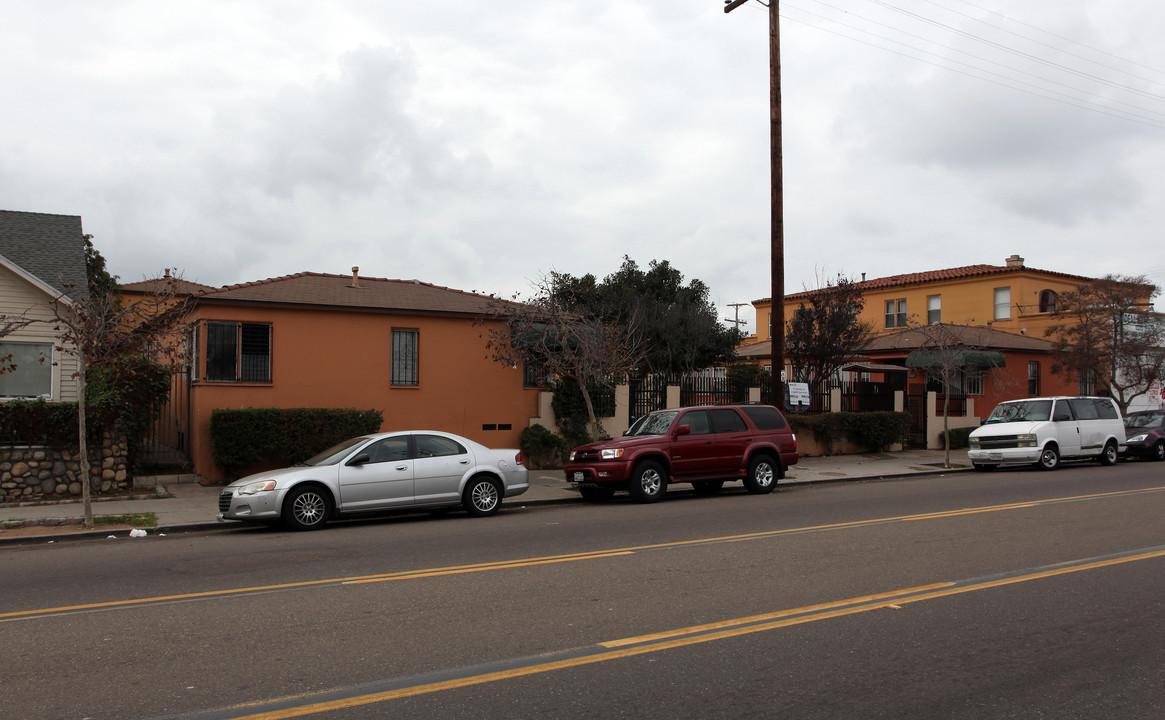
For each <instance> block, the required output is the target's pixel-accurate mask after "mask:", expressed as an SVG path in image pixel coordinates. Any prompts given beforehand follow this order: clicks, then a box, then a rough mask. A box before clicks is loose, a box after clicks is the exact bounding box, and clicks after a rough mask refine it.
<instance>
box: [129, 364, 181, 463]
mask: <svg viewBox="0 0 1165 720" xmlns="http://www.w3.org/2000/svg"><path fill="white" fill-rule="evenodd" d="M140 461H141V463H142V464H143V465H147V466H150V465H163V466H167V465H168V466H187V465H189V464H190V371H189V370H175V371H174V372H172V373H171V374H170V397H169V398H168V399H167V400H166V403H165V404H164V405H163V406H162V410H161V412H159V413H158V416H157V417H156V418H154V422H153V423H152V424H151V425H150V429H149V430H148V431H147V434H146V437H145V438H143V440H142V447H141V457H140Z"/></svg>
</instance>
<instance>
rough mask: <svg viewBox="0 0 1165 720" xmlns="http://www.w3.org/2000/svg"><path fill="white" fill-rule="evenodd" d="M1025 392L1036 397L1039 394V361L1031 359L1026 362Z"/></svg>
mask: <svg viewBox="0 0 1165 720" xmlns="http://www.w3.org/2000/svg"><path fill="white" fill-rule="evenodd" d="M1027 394H1028V395H1030V396H1032V397H1037V396H1038V395H1039V394H1040V363H1039V361H1038V360H1032V361H1030V362H1028V364H1027Z"/></svg>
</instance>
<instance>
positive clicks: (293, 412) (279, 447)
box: [210, 408, 384, 478]
mask: <svg viewBox="0 0 1165 720" xmlns="http://www.w3.org/2000/svg"><path fill="white" fill-rule="evenodd" d="M383 421H384V417H383V415H382V414H381V412H380V411H379V410H355V409H328V408H290V409H283V408H249V409H244V410H214V411H213V412H211V414H210V444H211V453H212V457H213V458H214V464H215V465H217V466H218V467H219V469H221V470H222V471H223V473H224V474H226V476H227V477H229V478H237V477H239V475H240V473H241V472H242V471H243V470H245V469H247V468H250V467H254V466H256V465H260V464H272V463H274V464H277V465H280V466H286V465H293V464H295V463H297V462H302V461H303V460H307V459H308V458H310V457H311V456H312V455H315V454H317V453H320V452H323V451H324V450H327V449H328V448H329V447H331V446H332V445H335V444H336V443H338V442H340V441H341V440H344V439H346V438H350V437H355V436H357V435H367V434H369V433H374V432H378V431H379V430H380V425H381V423H382V422H383Z"/></svg>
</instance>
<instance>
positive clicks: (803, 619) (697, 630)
mask: <svg viewBox="0 0 1165 720" xmlns="http://www.w3.org/2000/svg"><path fill="white" fill-rule="evenodd" d="M1159 557H1165V546H1162V547H1156V548H1149V549H1145V550H1141V551H1137V552H1133V553H1126V554H1120V555H1111V556H1106V557H1102V558H1093V559H1089V560H1081V561H1075V562H1071V563H1062V564H1059V565H1052V566H1048V567H1045V568H1038V569H1034V570H1027V571H1022V572H1017V573H1012V574H1008V575H1002V576H995V577H990V578H982V579H977V580H968V581H963V582H944V583H936V584H933V585H923V586H920V587H914V588H907V589H904V590H895V591H892V592H886V593H879V594H876V595H865V596H862V597H855V598H849V599H847V600H838V601H836V602H830V603H824V604H820V605H810V606H806V607H800V608H794V609H791V610H781V611H778V612H773V613H766V614H763V615H752V616H750V617H744V618H737V619H734V620H725V621H722V622H716V623H709V624H706V625H694V626H691V627H686V628H679V629H675V630H669V631H666V632H661V633H653V634H650V635H641V636H637V637H630V638H622V639H619V640H609V641H606V642H601V643H597V644H596V645H595V646H591V647H587V648H582V649H580V650H573V651H568V652H564V653H559V654H557V657H556V656H555V655H551V656H549V658H548V656H545V655H543V656H539V657H537V658H533V659H528V660H526V661H514V662H510V663H508V665H509V666H508V667H505V668H503V669H499V670H494V671H489V672H477V673H474V674H466V675H464V676H461V677H455V678H449V679H444V680H437V681H432V682H425V681H424V680H421V681H419V682H418V681H415V680H414V681H413V682H412V683H410V684H403V685H402V686H399V687H391V686H390V687H386V689H383V690H378V691H372V692H369V691H368V688H367V686H365V687H364V688H362V689H360V690H359V691H347V693H345V692H344V691H340V692H335V693H330V694H316V695H311V696H296V697H289V698H281V699H279V700H272V701H264V702H261V703H250V704H246V705H236V706H233V707H230V708H224V709H219V710H216V711H213V712H210V713H205V714H199V715H193V716H188V717H189V718H191V720H193V719H194V718H198V719H200V720H227V719H228V718H229V719H231V720H285V719H287V718H296V717H304V716H307V715H314V714H318V713H323V712H333V711H336V710H344V709H347V708H353V707H359V706H363V705H371V704H375V703H382V702H387V701H390V700H399V699H401V698H407V697H415V696H418V695H427V694H432V693H438V692H442V691H446V690H456V689H459V688H466V687H471V686H474V685H484V684H487V683H493V682H499V681H502V680H512V679H515V678H521V677H526V676H530V675H536V674H541V673H548V672H554V671H557V670H566V669H569V668H574V667H579V666H582V665H591V664H595V663H601V662H607V661H610V660H618V659H621V658H627V657H633V656H636V655H645V654H648V653H655V652H661V651H664V650H670V649H673V648H678V647H683V646H686V645H695V644H698V643H706V642H711V641H714V640H722V639H725V638H731V637H737V636H741V635H747V634H751V633H758V632H765V631H768V630H775V629H778V628H783V627H789V626H792V625H799V624H803V623H809V622H816V621H818V620H826V619H829V618H835V617H841V616H844V615H854V614H857V613H863V612H869V611H871V610H879V609H883V608H896V609H897V608H900V607H901V606H902V605H904V604H906V603H912V602H919V601H921V600H932V599H934V598H941V597H946V596H948V595H957V594H959V593H967V592H974V591H979V590H986V589H990V588H995V587H1000V586H1003V585H1010V584H1014V583H1021V582H1029V581H1032V580H1039V579H1042V578H1049V577H1054V576H1057V575H1065V574H1068V573H1077V572H1083V571H1086V570H1094V569H1097V568H1102V567H1107V566H1111V565H1119V564H1122V563H1129V562H1135V561H1138V560H1148V559H1151V558H1159ZM386 685H390V684H386Z"/></svg>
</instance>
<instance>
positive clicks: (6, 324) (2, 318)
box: [0, 310, 41, 375]
mask: <svg viewBox="0 0 1165 720" xmlns="http://www.w3.org/2000/svg"><path fill="white" fill-rule="evenodd" d="M28 312H29V311H28V310H26V311H24V312H22V313H20V314H19V315H3V314H0V338H2V337H7V336H8V335H11V334H13V333H15V332H18V331H20V330H23V329H24V328H26V327H28V326H30V325H33V324H36V323H38V322H41V321H40V320H37V319H36V318H31V317H29V315H28ZM12 357H13V356H12V353H8V354H7V355H0V375H3V374H4V373H8V372H12V371H13V370H15V369H16V365H15V364H13V362H12Z"/></svg>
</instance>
